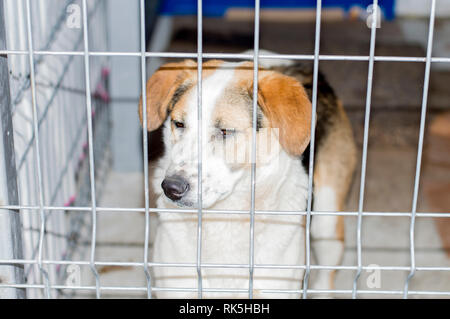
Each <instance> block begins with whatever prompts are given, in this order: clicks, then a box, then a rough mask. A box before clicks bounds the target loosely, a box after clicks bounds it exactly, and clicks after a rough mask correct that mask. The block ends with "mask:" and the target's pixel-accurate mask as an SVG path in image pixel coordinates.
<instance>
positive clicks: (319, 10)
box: [303, 0, 322, 299]
mask: <svg viewBox="0 0 450 319" xmlns="http://www.w3.org/2000/svg"><path fill="white" fill-rule="evenodd" d="M321 17H322V0H317V6H316V35H315V44H314V70H313V93H312V101H311V102H312V111H311V142H310V152H309V168H308V206H307V210H306V232H305V237H306V265H305V266H306V267H305V275H304V277H303V299H306V298H307V297H308V285H309V277H310V272H311V207H312V193H313V176H314V146H315V145H314V142H315V137H316V125H315V123H316V109H317V81H318V76H319V53H320V26H321Z"/></svg>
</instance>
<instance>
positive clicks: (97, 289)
mask: <svg viewBox="0 0 450 319" xmlns="http://www.w3.org/2000/svg"><path fill="white" fill-rule="evenodd" d="M82 5H83V40H84V78H85V83H86V116H87V128H88V147H89V177H90V182H91V204H92V233H91V255H90V267H91V270H92V272H93V274H94V276H95V293H96V297H97V298H100V277H99V274H98V271H97V269H96V268H95V242H96V238H97V204H96V193H95V166H94V164H95V163H94V138H93V129H92V101H91V81H90V65H89V38H88V30H89V26H88V15H87V4H86V0H83V2H82Z"/></svg>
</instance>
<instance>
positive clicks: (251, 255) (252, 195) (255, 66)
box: [248, 0, 260, 299]
mask: <svg viewBox="0 0 450 319" xmlns="http://www.w3.org/2000/svg"><path fill="white" fill-rule="evenodd" d="M259 12H260V3H259V0H255V17H254V20H255V22H254V37H253V101H252V103H253V105H252V107H253V108H252V154H251V161H252V166H251V176H250V180H251V182H250V187H251V191H250V251H249V281H248V297H249V299H253V274H254V264H255V192H256V123H257V118H258V65H259V61H258V55H259Z"/></svg>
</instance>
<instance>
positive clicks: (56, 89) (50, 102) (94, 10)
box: [13, 2, 100, 170]
mask: <svg viewBox="0 0 450 319" xmlns="http://www.w3.org/2000/svg"><path fill="white" fill-rule="evenodd" d="M98 3H100V2H97V5H96V6H95V7H94V9H93V10H92V11H91V12H90V13H89V19H90V18H91V17H92V16H93V14H94V13H95V12H96V10H97V8H98V7H99V5H98ZM82 40H83V35H82V34H80V36H79V37H78V40H77V41H76V43H75V45H74V49H75V48H78V46H79V45H80V44H81V41H82ZM72 61H73V56H71V57H70V58H69V59H68V61H67V63H66V64H65V65H64V67H63V70H62V72H61V75H60V77H59V78H58V80H57V82H56V85H55V88H54V90H53V92H52V94H51V96H50V98H49V99H48V102H47V104H46V106H45V108H44V111H43V112H42V116H41V117H40V118H39V121H38V127H39V128H40V127H41V126H42V124H43V122H44V120H45V119H46V117H47V114H48V111H49V109H50V106H51V105H52V104H53V101H54V100H55V98H56V96H57V93H58V90H59V88H60V87H61V85H62V83H63V80H64V78H65V76H66V74H67V72H68V70H69V67H70V65H71V64H72ZM13 112H14V111H13ZM33 141H34V132H33V134H32V136H31V138H30V140H29V142H28V145H27V146H26V147H25V151H24V152H23V154H22V156H21V158H20V160H19V164H18V166H17V167H18V169H19V170H20V169H21V168H22V165H23V163H24V162H25V159H26V156H27V154H28V152H29V151H30V149H31V146H32V145H33Z"/></svg>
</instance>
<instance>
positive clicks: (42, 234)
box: [26, 0, 51, 298]
mask: <svg viewBox="0 0 450 319" xmlns="http://www.w3.org/2000/svg"><path fill="white" fill-rule="evenodd" d="M26 20H27V40H28V48H29V50H30V51H29V55H28V60H29V65H30V83H31V101H32V107H33V130H34V135H35V136H36V138H35V140H34V143H35V144H34V145H35V163H36V170H37V172H36V173H37V174H36V175H37V179H38V185H37V191H38V196H39V214H40V219H41V220H40V222H41V229H40V235H39V252H38V265H39V270H40V272H41V275H42V277H43V278H44V283H45V294H46V297H47V298H50V297H51V294H50V282H49V277H48V273H47V271H46V270H45V269H44V267H43V263H42V261H43V244H44V237H45V212H44V209H43V206H44V191H43V190H44V184H43V179H42V166H41V153H40V144H39V127H38V109H37V100H36V83H35V75H36V74H35V71H34V56H33V34H32V26H31V5H30V0H27V1H26Z"/></svg>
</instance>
